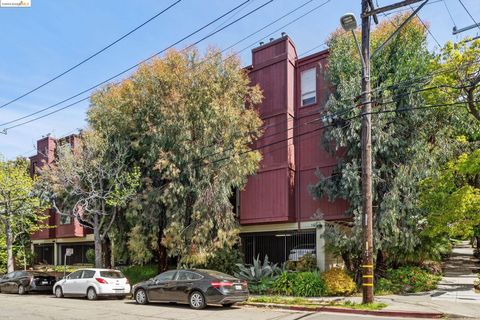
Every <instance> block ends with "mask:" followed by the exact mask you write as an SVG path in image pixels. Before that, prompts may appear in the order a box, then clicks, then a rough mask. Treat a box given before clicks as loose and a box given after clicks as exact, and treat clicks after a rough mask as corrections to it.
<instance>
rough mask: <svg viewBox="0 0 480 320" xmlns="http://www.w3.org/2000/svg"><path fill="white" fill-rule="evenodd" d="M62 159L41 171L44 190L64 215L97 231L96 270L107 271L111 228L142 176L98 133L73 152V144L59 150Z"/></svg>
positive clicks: (82, 139)
mask: <svg viewBox="0 0 480 320" xmlns="http://www.w3.org/2000/svg"><path fill="white" fill-rule="evenodd" d="M57 156H58V159H57V161H56V162H54V163H53V164H51V165H49V166H48V167H46V168H44V169H43V170H42V171H41V176H42V178H43V179H44V183H43V186H44V187H45V189H46V190H47V191H48V192H49V193H50V197H51V199H52V204H53V206H54V208H55V209H56V211H57V212H58V213H59V214H61V215H70V216H72V217H74V218H75V219H77V220H78V221H79V222H80V224H81V225H82V226H84V227H86V228H90V229H92V230H93V235H94V243H95V267H97V268H100V267H103V266H104V264H105V263H108V261H104V260H105V259H104V258H103V254H104V252H103V248H102V244H103V243H104V242H105V241H106V239H107V237H108V233H109V231H110V229H111V226H112V225H113V223H114V222H115V219H116V217H117V215H118V212H119V210H118V208H119V207H124V206H125V205H126V204H127V202H128V201H129V200H130V199H131V198H132V197H133V196H134V194H135V193H136V188H137V187H138V185H139V176H140V173H139V171H138V169H137V168H136V167H134V166H132V167H127V166H126V165H125V164H124V163H122V162H121V161H118V160H119V159H122V158H123V157H124V156H125V151H124V149H122V148H120V147H117V146H115V145H113V146H112V145H108V144H107V141H106V140H104V139H102V137H101V136H100V135H98V134H96V133H95V132H94V131H91V130H90V131H85V132H83V133H82V135H81V136H80V140H79V142H78V143H76V145H75V146H74V148H73V149H72V147H71V145H70V144H64V145H61V146H59V147H58V152H57Z"/></svg>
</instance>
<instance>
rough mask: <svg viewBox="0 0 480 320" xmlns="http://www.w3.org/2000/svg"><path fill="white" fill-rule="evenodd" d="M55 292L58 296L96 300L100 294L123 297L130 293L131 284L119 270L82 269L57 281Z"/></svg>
mask: <svg viewBox="0 0 480 320" xmlns="http://www.w3.org/2000/svg"><path fill="white" fill-rule="evenodd" d="M53 293H54V294H55V296H56V297H57V298H63V297H65V296H74V297H75V296H76V297H87V299H88V300H96V299H97V298H98V297H99V296H113V297H117V298H120V299H123V298H125V296H127V295H128V294H130V284H129V282H128V279H127V278H126V277H125V276H124V275H123V273H122V272H121V271H118V270H111V269H82V270H77V271H75V272H72V273H71V274H69V275H68V276H66V277H65V278H64V279H62V280H60V281H58V282H57V283H55V285H54V286H53Z"/></svg>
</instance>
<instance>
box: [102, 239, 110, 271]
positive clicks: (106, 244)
mask: <svg viewBox="0 0 480 320" xmlns="http://www.w3.org/2000/svg"><path fill="white" fill-rule="evenodd" d="M102 247H103V248H102V250H103V265H104V266H105V268H112V250H111V241H110V237H109V236H108V235H106V236H105V238H104V239H103V241H102Z"/></svg>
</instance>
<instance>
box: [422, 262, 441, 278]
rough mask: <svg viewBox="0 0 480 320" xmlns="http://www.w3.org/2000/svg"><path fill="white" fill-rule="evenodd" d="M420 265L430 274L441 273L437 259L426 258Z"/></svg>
mask: <svg viewBox="0 0 480 320" xmlns="http://www.w3.org/2000/svg"><path fill="white" fill-rule="evenodd" d="M420 267H421V268H422V269H423V270H426V271H428V272H429V273H431V274H436V275H441V274H442V264H441V263H440V262H439V261H428V260H427V261H423V262H422V263H421V264H420Z"/></svg>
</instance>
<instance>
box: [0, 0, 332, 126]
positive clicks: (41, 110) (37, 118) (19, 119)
mask: <svg viewBox="0 0 480 320" xmlns="http://www.w3.org/2000/svg"><path fill="white" fill-rule="evenodd" d="M271 1H273V0H270V1H269V2H268V3H270V2H271ZM312 1H315V0H309V1H307V2H305V3H304V4H302V5H300V6H299V7H297V8H295V9H293V10H291V11H290V12H288V13H287V14H285V15H283V16H281V17H280V18H277V19H275V20H274V21H272V22H271V23H269V24H267V25H265V26H264V27H262V28H260V29H258V30H257V31H255V32H253V33H251V34H249V35H248V36H246V37H244V38H242V39H241V40H239V41H237V42H236V43H234V44H232V45H230V46H229V47H227V48H225V49H223V50H222V51H221V52H220V53H223V52H225V51H227V50H229V49H231V48H232V47H234V46H235V45H237V44H239V43H241V42H243V41H244V40H246V39H248V38H250V37H252V36H253V35H255V34H257V33H259V32H260V31H262V30H264V29H266V28H267V27H269V26H271V25H273V24H274V23H276V22H278V21H280V20H282V19H283V18H285V17H287V16H288V15H290V14H292V13H294V12H296V11H297V10H299V9H301V8H303V7H304V6H305V5H307V4H309V3H311V2H312ZM330 1H331V0H327V1H325V2H323V3H321V4H320V5H318V6H316V7H314V8H312V9H310V10H309V11H307V12H306V13H304V14H302V15H301V16H299V17H297V18H295V19H294V20H292V21H290V22H288V23H287V24H285V25H283V26H282V27H280V28H278V29H277V30H275V31H274V32H272V33H270V34H269V35H267V36H265V37H268V36H270V35H272V34H273V33H275V32H278V30H281V29H283V28H285V27H286V26H288V25H290V24H292V23H294V22H296V21H298V20H299V19H301V18H303V17H305V16H306V15H308V14H310V13H312V12H314V11H316V10H318V9H320V8H321V7H323V6H324V5H326V4H327V3H329V2H330ZM268 3H266V4H268ZM266 4H264V5H266ZM242 5H243V4H242ZM264 5H263V6H264ZM236 8H238V7H236ZM236 8H234V9H232V10H235V9H236ZM227 14H228V13H227ZM223 16H224V15H223ZM223 16H222V17H223ZM243 17H245V16H243ZM243 17H241V18H239V19H242V18H243ZM218 19H219V18H218ZM218 19H216V21H217V20H218ZM239 19H237V20H235V21H234V22H232V23H230V24H228V25H227V26H224V27H223V28H221V29H219V30H217V31H214V33H217V32H219V31H221V30H223V29H225V28H226V27H228V26H230V25H231V24H233V23H235V22H236V21H238V20H239ZM210 24H211V23H210ZM210 24H209V25H210ZM214 33H211V35H213V34H214ZM265 37H263V38H261V39H260V40H262V39H264V38H265ZM182 40H183V39H182ZM201 40H204V39H201ZM201 40H200V41H201ZM200 41H197V42H196V43H194V44H193V45H190V46H188V47H187V48H185V49H184V50H186V49H188V48H190V47H192V46H194V45H196V44H197V43H198V42H200ZM257 43H258V41H257V42H254V43H252V44H250V45H249V46H247V47H245V48H243V49H241V50H240V51H238V52H236V53H235V54H232V55H231V56H230V57H228V58H226V59H229V58H232V57H234V56H236V55H237V54H239V53H240V52H243V51H245V50H246V49H248V48H250V47H252V46H254V45H255V44H257ZM176 44H177V43H175V44H174V45H176ZM174 45H172V46H170V47H169V48H171V47H173V46H174ZM169 48H167V49H169ZM167 49H164V50H163V51H166V50H167ZM163 51H162V52H163ZM160 53H161V52H159V53H157V54H160ZM151 58H152V57H151ZM149 59H150V58H149ZM226 59H225V60H226ZM146 60H148V59H146ZM146 60H144V61H146ZM144 61H142V62H140V63H139V64H141V63H143V62H144ZM139 64H138V65H139ZM138 65H136V66H138ZM136 66H134V67H136ZM134 67H131V68H129V70H128V71H130V70H131V69H133V68H134ZM125 72H127V71H124V72H122V73H121V74H123V73H125ZM119 75H120V74H117V75H115V76H113V77H111V78H109V79H107V80H106V81H103V82H102V83H100V84H98V85H96V86H94V87H91V88H89V89H86V90H84V91H82V92H81V93H79V94H76V95H74V96H72V97H70V98H67V99H64V100H62V101H60V102H58V103H56V104H54V105H51V106H49V107H46V108H42V109H40V110H38V111H36V112H33V113H30V114H28V115H25V116H23V117H20V118H17V119H13V120H11V121H8V122H5V123H2V124H0V127H3V126H6V125H9V124H12V123H15V122H18V121H21V120H23V119H26V118H29V117H31V116H34V115H36V114H39V113H41V112H43V111H46V110H48V109H51V108H54V107H56V106H58V105H60V104H63V103H64V102H66V101H69V100H71V99H73V98H76V97H78V96H79V95H81V94H84V93H86V92H89V91H91V90H92V89H94V88H96V87H98V86H100V85H102V84H105V83H106V82H108V81H110V80H112V79H114V78H116V77H117V76H119ZM89 98H90V97H89V96H87V97H84V98H82V99H80V100H77V101H75V102H73V103H71V104H68V105H66V106H64V107H61V108H59V109H56V110H54V111H52V112H49V113H47V114H44V115H42V116H39V117H36V118H34V119H30V120H28V121H24V122H22V123H19V124H17V125H13V126H10V127H7V128H4V129H3V133H4V134H5V133H6V132H7V131H8V130H10V129H13V128H16V127H19V126H22V125H25V124H28V123H31V122H34V121H37V120H40V119H42V118H45V117H48V116H50V115H52V114H55V113H57V112H60V111H62V110H65V109H68V108H70V107H72V106H74V105H77V104H79V103H81V102H83V101H86V100H88V99H89Z"/></svg>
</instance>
